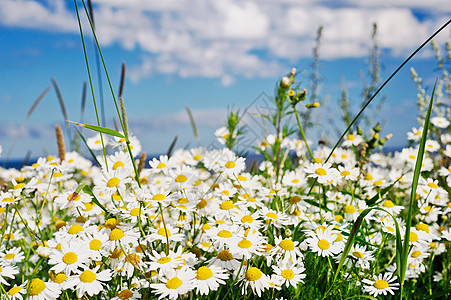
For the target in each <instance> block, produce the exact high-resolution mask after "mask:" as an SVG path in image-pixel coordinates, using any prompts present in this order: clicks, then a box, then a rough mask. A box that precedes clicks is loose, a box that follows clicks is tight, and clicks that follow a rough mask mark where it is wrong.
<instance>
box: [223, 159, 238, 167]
mask: <svg viewBox="0 0 451 300" xmlns="http://www.w3.org/2000/svg"><path fill="white" fill-rule="evenodd" d="M235 166H236V164H235V163H234V162H233V161H231V160H229V161H228V162H226V163H225V167H226V168H227V169H233V168H235Z"/></svg>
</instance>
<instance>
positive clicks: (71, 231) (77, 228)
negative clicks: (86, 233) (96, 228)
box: [67, 224, 83, 234]
mask: <svg viewBox="0 0 451 300" xmlns="http://www.w3.org/2000/svg"><path fill="white" fill-rule="evenodd" d="M80 231H83V227H82V226H81V225H80V224H74V225H72V226H71V227H69V230H68V231H67V232H68V233H69V234H77V233H79V232H80Z"/></svg>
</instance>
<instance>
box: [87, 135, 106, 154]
mask: <svg viewBox="0 0 451 300" xmlns="http://www.w3.org/2000/svg"><path fill="white" fill-rule="evenodd" d="M102 138H103V145H104V146H105V147H106V146H108V144H109V139H108V136H107V135H105V134H104V135H102ZM86 144H87V145H88V147H89V149H91V150H93V151H96V150H102V149H103V148H102V147H103V145H102V139H101V137H100V133H97V134H96V135H94V136H93V137H90V138H88V139H87V140H86Z"/></svg>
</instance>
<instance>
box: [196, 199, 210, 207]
mask: <svg viewBox="0 0 451 300" xmlns="http://www.w3.org/2000/svg"><path fill="white" fill-rule="evenodd" d="M207 204H208V202H207V200H205V199H202V198H201V199H199V203H198V204H197V207H199V208H200V209H202V208H204V207H205V206H207Z"/></svg>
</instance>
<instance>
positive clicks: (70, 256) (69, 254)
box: [63, 252, 78, 265]
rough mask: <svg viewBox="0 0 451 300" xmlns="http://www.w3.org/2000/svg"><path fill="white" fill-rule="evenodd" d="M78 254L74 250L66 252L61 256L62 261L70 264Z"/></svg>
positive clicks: (75, 259) (75, 260)
mask: <svg viewBox="0 0 451 300" xmlns="http://www.w3.org/2000/svg"><path fill="white" fill-rule="evenodd" d="M77 259H78V256H77V254H76V253H74V252H67V253H66V254H64V256H63V262H64V263H65V264H66V265H71V264H73V263H75V262H77Z"/></svg>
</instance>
